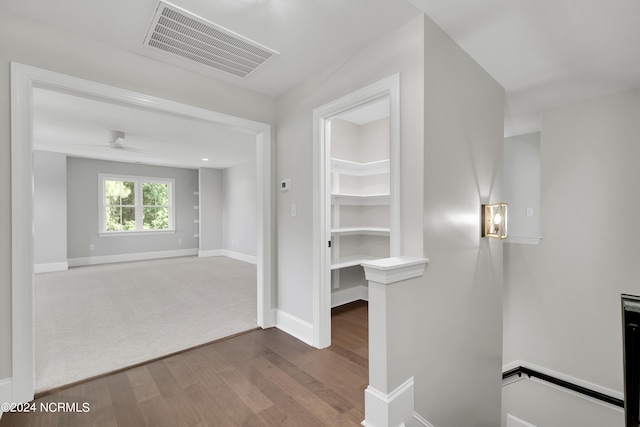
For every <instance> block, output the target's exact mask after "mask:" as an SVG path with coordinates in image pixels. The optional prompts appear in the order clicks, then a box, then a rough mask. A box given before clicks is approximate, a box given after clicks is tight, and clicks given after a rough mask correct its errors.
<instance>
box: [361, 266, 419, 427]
mask: <svg viewBox="0 0 640 427" xmlns="http://www.w3.org/2000/svg"><path fill="white" fill-rule="evenodd" d="M427 262H429V260H428V259H426V258H414V257H393V258H385V259H379V260H375V261H368V262H366V263H363V264H362V266H363V267H364V272H365V277H366V279H367V280H368V281H369V386H368V387H367V389H366V390H365V393H364V408H365V409H364V410H365V420H364V421H363V422H362V425H363V426H366V427H398V426H405V425H413V424H414V419H413V407H414V402H413V377H409V378H406V380H405V381H404V382H403V383H401V384H400V385H397V386H396V387H394V388H393V389H391V387H392V386H393V385H395V384H397V383H398V381H397V380H396V381H395V382H394V384H390V378H389V371H390V367H391V365H392V364H393V363H395V362H397V361H396V360H392V359H393V353H390V351H392V350H393V349H392V348H391V347H392V346H391V345H390V338H391V335H390V334H391V331H390V330H389V325H390V320H391V319H390V316H389V314H390V313H393V310H398V309H401V307H398V306H396V307H393V306H392V305H393V302H392V301H391V299H390V298H389V296H390V294H391V293H392V292H393V289H392V288H393V285H394V284H396V283H399V282H404V281H407V280H415V279H416V278H419V277H421V276H422V275H423V274H424V269H425V266H426V264H427ZM390 356H391V357H390ZM390 359H391V360H390Z"/></svg>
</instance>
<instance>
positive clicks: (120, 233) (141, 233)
mask: <svg viewBox="0 0 640 427" xmlns="http://www.w3.org/2000/svg"><path fill="white" fill-rule="evenodd" d="M175 232H176V230H175V229H172V230H143V231H101V232H99V233H98V236H100V237H122V236H144V235H146V236H151V235H153V236H155V235H158V234H175Z"/></svg>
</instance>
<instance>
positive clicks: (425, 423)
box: [413, 411, 433, 427]
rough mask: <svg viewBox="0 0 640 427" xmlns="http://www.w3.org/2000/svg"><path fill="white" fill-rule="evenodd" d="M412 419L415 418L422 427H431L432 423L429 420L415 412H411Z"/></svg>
mask: <svg viewBox="0 0 640 427" xmlns="http://www.w3.org/2000/svg"><path fill="white" fill-rule="evenodd" d="M413 419H414V420H416V422H417V423H418V424H420V425H421V426H424V427H433V424H431V423H430V422H429V421H427V420H426V419H425V418H424V417H423V416H422V415H420V414H418V413H417V412H415V411H414V412H413Z"/></svg>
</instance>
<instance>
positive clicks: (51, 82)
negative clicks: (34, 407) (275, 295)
mask: <svg viewBox="0 0 640 427" xmlns="http://www.w3.org/2000/svg"><path fill="white" fill-rule="evenodd" d="M11 65H12V68H11V76H12V79H11V83H12V88H11V89H12V92H11V94H12V96H11V111H12V120H11V156H12V157H11V165H12V183H11V185H12V189H11V190H12V191H11V193H12V231H13V233H12V337H13V338H12V347H13V354H12V356H13V357H12V360H13V400H14V401H25V402H26V401H30V400H31V399H32V398H33V395H34V390H35V375H34V372H35V369H34V366H35V360H34V323H33V319H34V313H33V303H34V299H33V298H34V286H33V269H34V266H33V233H32V227H33V193H32V191H33V190H32V188H33V168H32V151H33V141H32V117H33V104H32V102H33V100H32V93H33V89H34V88H36V87H37V88H49V89H55V90H63V91H68V92H71V93H76V94H82V95H85V96H90V97H94V98H99V99H105V100H109V101H111V102H115V103H122V104H126V105H133V106H137V107H140V108H146V109H150V110H156V111H161V112H166V113H169V114H175V115H178V116H181V117H188V118H193V119H197V120H204V121H210V122H212V123H218V124H221V125H224V126H228V127H229V128H233V129H242V130H243V131H245V132H249V133H251V134H252V135H254V138H255V153H256V177H257V183H256V185H257V189H256V193H257V197H256V210H257V219H258V221H257V224H256V228H257V230H256V240H257V255H256V268H257V321H258V326H260V327H263V328H266V327H271V326H273V325H274V319H273V315H272V309H271V305H272V284H271V271H272V260H271V255H270V254H271V228H272V227H271V222H272V221H271V194H270V191H271V188H270V187H271V186H270V183H271V171H270V164H271V162H270V153H271V148H270V147H271V135H270V134H271V127H270V125H268V124H265V123H259V122H255V121H252V120H247V119H242V118H239V117H234V116H229V115H226V114H222V113H218V112H215V111H211V110H206V109H203V108H199V107H193V106H190V105H186V104H181V103H177V102H173V101H168V100H165V99H161V98H156V97H153V96H148V95H145V94H140V93H136V92H132V91H128V90H124V89H120V88H116V87H112V86H107V85H103V84H99V83H95V82H91V81H88V80H83V79H79V78H75V77H71V76H67V75H63V74H59V73H54V72H51V71H47V70H42V69H39V68H35V67H30V66H25V65H22V64H17V63H12V64H11Z"/></svg>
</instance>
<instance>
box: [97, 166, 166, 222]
mask: <svg viewBox="0 0 640 427" xmlns="http://www.w3.org/2000/svg"><path fill="white" fill-rule="evenodd" d="M118 178H119V177H117V176H106V175H105V176H103V175H101V180H102V189H103V202H102V203H103V208H102V209H103V211H102V212H103V215H104V219H103V223H102V227H103V229H102V230H103V231H104V232H113V231H116V232H117V231H152V230H169V229H171V228H172V218H171V213H172V210H173V206H172V197H171V192H172V190H173V180H166V179H161V178H157V179H155V178H136V177H126V178H124V177H123V179H118Z"/></svg>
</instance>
